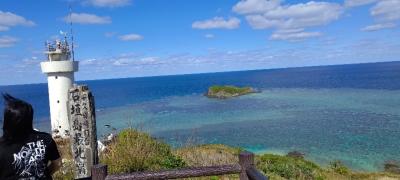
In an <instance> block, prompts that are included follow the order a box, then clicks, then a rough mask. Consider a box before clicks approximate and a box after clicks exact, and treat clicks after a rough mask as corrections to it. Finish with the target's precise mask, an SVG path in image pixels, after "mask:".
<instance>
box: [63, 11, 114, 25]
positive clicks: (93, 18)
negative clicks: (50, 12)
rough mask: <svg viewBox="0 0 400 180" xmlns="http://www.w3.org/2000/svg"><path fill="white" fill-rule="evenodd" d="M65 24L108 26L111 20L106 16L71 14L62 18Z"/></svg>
mask: <svg viewBox="0 0 400 180" xmlns="http://www.w3.org/2000/svg"><path fill="white" fill-rule="evenodd" d="M64 21H65V22H68V23H69V22H71V21H72V23H78V24H109V23H111V18H110V17H108V16H97V15H95V14H88V13H72V14H70V15H68V16H65V17H64Z"/></svg>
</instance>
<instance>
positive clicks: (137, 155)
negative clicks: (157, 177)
mask: <svg viewBox="0 0 400 180" xmlns="http://www.w3.org/2000/svg"><path fill="white" fill-rule="evenodd" d="M100 161H101V162H102V163H103V164H107V165H108V168H109V169H108V170H109V172H110V173H111V174H116V173H129V172H135V171H144V170H160V169H171V168H180V167H184V166H185V163H184V161H183V160H182V159H181V158H179V157H177V156H175V155H173V154H172V151H171V147H170V146H169V145H168V144H165V143H163V142H161V141H158V140H156V139H154V138H152V137H151V136H150V135H148V134H146V133H142V132H138V131H136V130H134V129H126V130H123V131H121V132H120V133H119V135H118V136H117V138H116V140H115V142H113V143H112V144H110V146H109V148H108V150H107V151H106V152H105V153H103V154H101V156H100Z"/></svg>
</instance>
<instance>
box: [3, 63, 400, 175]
mask: <svg viewBox="0 0 400 180" xmlns="http://www.w3.org/2000/svg"><path fill="white" fill-rule="evenodd" d="M38 73H40V72H38ZM79 83H80V84H88V85H89V87H90V89H91V90H92V91H93V93H94V96H95V99H96V108H97V126H98V133H99V134H100V136H101V135H105V134H107V133H111V132H115V131H118V130H121V129H123V128H127V127H135V128H139V129H141V130H143V131H146V132H149V133H151V134H152V135H153V136H155V137H157V138H159V139H162V140H164V141H166V142H168V143H169V144H171V145H173V146H175V147H179V146H185V145H195V144H208V143H219V144H227V145H231V146H237V147H243V148H245V149H247V150H250V151H253V152H256V153H264V152H269V153H277V154H286V153H287V152H289V151H293V150H297V151H301V152H304V153H305V154H306V158H307V159H310V160H313V161H315V162H317V163H319V164H321V165H327V164H329V162H330V161H333V160H341V161H343V162H344V163H345V164H346V165H348V166H350V167H351V168H353V169H355V170H362V171H375V170H382V169H383V163H384V162H385V161H388V160H398V161H399V160H400V151H399V149H400V141H399V139H400V62H389V63H371V64H355V65H338V66H322V67H305V68H287V69H274V70H255V71H241V72H226V73H208V74H197V75H179V76H160V77H146V78H126V79H113V80H96V81H84V82H79ZM214 84H227V85H237V86H252V87H255V88H258V89H260V90H262V92H261V93H256V94H250V95H246V96H241V97H238V98H232V99H227V100H217V99H209V98H207V97H204V95H203V93H204V92H206V90H207V87H209V86H211V85H214ZM0 92H8V93H11V94H12V95H15V96H17V97H20V98H22V99H25V100H26V101H28V102H31V103H32V104H33V105H34V108H35V126H36V127H37V128H39V129H41V130H44V131H49V126H50V123H49V118H48V116H49V114H48V111H49V110H48V100H47V84H35V85H16V86H0ZM1 106H2V105H1ZM1 106H0V108H2V107H1ZM105 125H110V127H108V126H105Z"/></svg>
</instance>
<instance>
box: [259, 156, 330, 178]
mask: <svg viewBox="0 0 400 180" xmlns="http://www.w3.org/2000/svg"><path fill="white" fill-rule="evenodd" d="M257 168H258V169H259V170H261V171H262V172H263V173H264V174H266V175H268V176H270V177H277V176H278V177H282V178H285V179H324V176H323V170H322V169H321V168H319V167H318V166H317V165H316V164H314V163H312V162H310V161H307V160H304V159H301V158H293V157H289V156H279V155H273V154H264V155H261V156H259V157H258V159H257Z"/></svg>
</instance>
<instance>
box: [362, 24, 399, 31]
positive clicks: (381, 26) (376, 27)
mask: <svg viewBox="0 0 400 180" xmlns="http://www.w3.org/2000/svg"><path fill="white" fill-rule="evenodd" d="M395 27H396V24H394V23H385V24H374V25H370V26H366V27H364V28H362V29H361V30H362V31H378V30H381V29H389V28H395Z"/></svg>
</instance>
